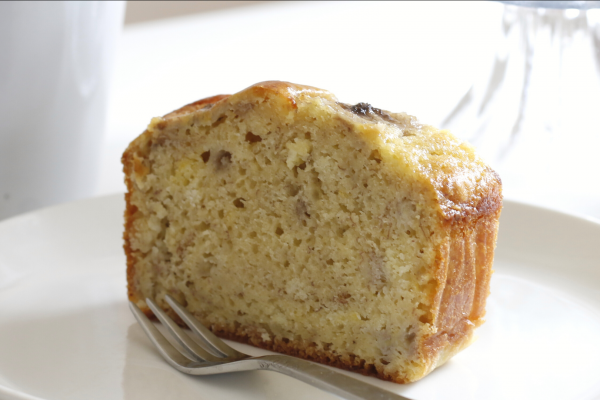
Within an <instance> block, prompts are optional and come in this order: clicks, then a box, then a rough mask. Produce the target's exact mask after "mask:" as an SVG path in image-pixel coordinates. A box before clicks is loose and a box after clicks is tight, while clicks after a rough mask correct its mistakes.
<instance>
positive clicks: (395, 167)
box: [123, 82, 502, 383]
mask: <svg viewBox="0 0 600 400" xmlns="http://www.w3.org/2000/svg"><path fill="white" fill-rule="evenodd" d="M123 164H124V171H125V180H126V184H127V187H128V193H127V194H126V201H127V209H126V212H125V234H124V238H125V252H126V254H127V278H128V291H129V298H130V299H131V300H132V301H134V302H135V303H137V304H138V306H140V307H141V308H142V310H144V311H145V312H146V313H147V314H148V315H151V312H150V310H149V309H148V307H147V306H146V303H145V298H147V297H148V298H152V299H154V300H155V301H156V302H157V303H158V304H159V305H160V306H161V307H163V308H164V309H165V310H167V311H168V312H170V313H171V315H174V314H173V313H172V312H171V311H170V309H169V306H168V305H167V303H166V302H165V300H164V296H165V295H167V294H169V295H171V296H172V297H174V298H175V299H176V300H178V301H179V302H180V303H182V304H183V305H185V306H186V307H187V309H188V310H189V311H191V312H192V313H193V314H194V315H195V316H196V317H197V318H198V319H199V320H200V321H201V322H202V323H203V324H205V325H206V326H208V327H210V328H211V329H212V330H213V331H214V332H215V333H217V334H218V335H219V336H221V337H224V338H229V339H233V340H237V341H241V342H245V343H249V344H252V345H255V346H258V347H262V348H266V349H270V350H274V351H278V352H282V353H287V354H291V355H295V356H299V357H302V358H306V359H309V360H314V361H318V362H321V363H324V364H329V365H333V366H336V367H340V368H345V369H349V370H353V371H356V372H360V373H363V374H367V375H374V376H377V377H379V378H381V379H386V380H391V381H394V382H398V383H404V382H412V381H415V380H418V379H420V378H422V377H423V376H425V375H426V374H427V373H429V372H430V371H432V370H433V369H434V368H435V367H436V366H439V365H441V364H442V363H444V362H445V361H446V360H448V359H449V358H450V357H452V356H453V355H454V354H456V353H457V352H458V351H460V350H461V349H463V348H465V347H466V346H468V345H469V344H470V342H471V341H472V337H473V331H474V329H475V328H476V327H477V326H479V325H480V324H481V323H482V322H483V317H484V314H485V300H486V297H487V295H488V293H489V281H490V275H491V268H492V260H493V253H494V247H495V243H496V233H497V228H498V217H499V215H500V210H501V203H502V198H501V183H500V179H499V178H498V176H497V175H496V173H495V172H494V171H492V170H491V169H490V168H489V167H488V166H486V165H485V164H484V163H483V162H482V161H481V160H480V159H479V158H478V157H477V156H476V155H475V153H474V151H473V148H472V147H471V146H469V145H468V144H466V143H463V142H461V141H459V140H457V139H456V138H455V137H454V136H452V135H451V134H450V133H448V132H446V131H440V130H437V129H435V128H433V127H430V126H426V125H422V124H420V123H419V122H417V120H416V119H415V118H414V117H411V116H409V115H406V114H403V113H391V112H388V111H383V110H379V109H377V108H375V107H373V106H371V105H370V104H367V103H359V104H357V105H354V106H353V105H347V104H343V103H340V102H338V101H337V99H336V98H335V97H334V96H333V95H332V94H330V93H329V92H326V91H323V90H320V89H315V88H311V87H307V86H300V85H294V84H290V83H285V82H263V83H260V84H256V85H254V86H251V87H249V88H248V89H245V90H243V91H241V92H239V93H237V94H235V95H232V96H226V95H223V96H215V97H211V98H208V99H204V100H200V101H198V102H196V103H193V104H190V105H187V106H185V107H183V108H181V109H179V110H177V111H175V112H173V113H171V114H168V115H166V116H164V117H162V118H154V119H153V120H152V122H151V123H150V125H149V126H148V129H147V130H146V131H145V132H144V133H143V134H142V135H140V136H139V137H138V138H137V139H136V140H135V141H133V142H132V143H131V144H130V146H129V148H128V149H127V150H126V152H125V154H124V155H123Z"/></svg>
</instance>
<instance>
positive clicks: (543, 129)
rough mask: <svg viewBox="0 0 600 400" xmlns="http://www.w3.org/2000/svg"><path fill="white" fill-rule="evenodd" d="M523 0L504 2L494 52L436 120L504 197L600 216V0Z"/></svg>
mask: <svg viewBox="0 0 600 400" xmlns="http://www.w3.org/2000/svg"><path fill="white" fill-rule="evenodd" d="M508 3H510V2H508ZM523 3H525V2H520V4H521V5H526V6H515V5H512V4H506V5H505V8H504V15H503V18H502V26H501V35H500V39H499V41H498V43H497V50H496V53H495V57H494V59H493V60H492V62H491V63H490V66H489V68H488V69H486V70H483V71H482V73H481V75H480V76H478V77H477V78H476V80H475V82H474V84H473V85H472V87H471V88H470V90H469V91H468V92H467V93H466V94H465V95H464V96H463V97H462V99H461V100H460V101H459V102H458V104H457V105H456V107H455V108H454V109H453V110H452V111H451V112H450V113H449V115H448V116H447V117H446V118H445V120H444V121H443V122H442V124H441V125H442V126H443V127H444V128H448V129H450V130H452V131H453V132H456V133H457V134H459V135H461V136H463V138H465V139H467V140H469V141H470V142H471V143H472V144H474V145H475V146H476V147H477V148H478V149H479V151H480V153H481V154H482V155H483V156H484V157H485V158H486V159H487V160H488V161H489V162H490V163H491V164H492V166H493V167H494V168H495V169H496V171H498V173H499V174H500V176H501V177H502V180H503V183H504V192H505V196H507V197H509V198H513V199H518V200H523V201H527V202H534V203H536V204H542V205H546V206H550V207H553V208H559V209H563V210H566V211H571V212H576V213H580V214H587V215H590V216H595V217H600V177H599V174H600V156H599V154H598V152H599V150H600V9H597V8H596V9H594V8H593V7H598V6H600V2H581V1H579V2H564V1H563V2H527V3H528V4H523ZM545 3H550V4H551V5H552V6H553V7H557V6H559V5H561V6H563V7H572V8H546V7H535V6H539V5H546V6H548V4H545Z"/></svg>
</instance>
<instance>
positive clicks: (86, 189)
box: [0, 1, 125, 219]
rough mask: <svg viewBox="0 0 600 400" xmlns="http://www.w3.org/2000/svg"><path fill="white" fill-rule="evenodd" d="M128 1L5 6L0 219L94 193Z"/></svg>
mask: <svg viewBox="0 0 600 400" xmlns="http://www.w3.org/2000/svg"><path fill="white" fill-rule="evenodd" d="M124 10H125V2H110V1H109V2H103V1H81V2H79V1H77V2H69V1H64V2H62V1H61V2H38V1H32V2H0V219H4V218H7V217H9V216H12V215H16V214H19V213H22V212H26V211H29V210H33V209H35V208H39V207H44V206H47V205H51V204H56V203H61V202H65V201H70V200H75V199H79V198H84V197H87V196H90V195H92V193H93V190H94V188H95V184H96V180H97V173H98V164H99V161H100V150H101V144H102V140H103V135H104V127H105V120H106V110H107V98H108V83H109V78H110V71H111V66H112V64H113V63H112V60H113V58H114V57H113V56H114V50H115V45H116V40H117V38H118V36H119V34H120V32H121V29H122V25H123V16H124Z"/></svg>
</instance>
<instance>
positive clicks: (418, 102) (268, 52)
mask: <svg viewBox="0 0 600 400" xmlns="http://www.w3.org/2000/svg"><path fill="white" fill-rule="evenodd" d="M502 9H503V5H502V4H499V3H496V2H462V3H454V2H440V3H432V2H381V3H379V2H377V3H375V2H366V3H365V2H343V3H342V2H325V3H324V2H309V3H296V2H292V3H269V4H264V5H258V6H254V7H243V8H239V9H231V10H223V11H218V12H210V13H205V14H197V15H192V16H187V17H182V18H172V19H165V20H161V21H158V22H148V23H142V24H136V25H129V26H127V27H126V28H125V29H124V32H123V36H122V40H121V42H120V45H119V46H120V47H119V49H118V53H117V57H116V60H117V61H116V66H115V72H114V78H113V87H112V94H111V102H110V105H109V119H108V126H107V133H106V138H105V139H106V140H105V145H104V148H103V159H102V168H101V171H102V172H101V176H100V179H99V182H98V186H97V190H96V195H104V194H109V193H116V192H123V191H124V190H125V186H124V184H123V177H122V172H121V164H120V156H121V153H122V152H123V150H124V149H125V147H126V146H127V144H128V143H129V142H130V141H131V140H133V139H134V138H135V137H136V136H137V135H138V134H139V133H141V132H142V131H143V130H144V129H145V127H146V125H147V124H148V122H149V121H150V119H151V118H152V117H154V116H158V115H164V114H166V113H167V112H170V111H172V110H174V109H177V108H179V107H180V106H182V105H184V104H187V103H190V102H193V101H195V100H198V99H200V98H204V97H208V96H212V95H215V94H229V93H235V92H237V91H239V90H241V89H243V88H245V87H248V86H250V85H251V84H254V83H256V82H260V81H265V80H285V81H290V82H295V83H300V84H307V85H311V86H316V87H320V88H323V89H327V90H329V91H331V92H332V93H334V94H335V95H336V96H337V97H338V98H339V99H340V100H341V101H344V102H346V103H357V102H360V101H365V102H369V103H371V104H373V105H374V106H376V107H378V108H383V109H388V110H392V111H405V112H408V113H409V114H412V115H415V116H417V117H418V118H419V119H420V120H421V121H423V122H426V123H430V124H432V125H437V126H439V124H440V123H441V121H442V120H443V118H444V117H445V116H446V115H447V114H448V112H449V111H450V110H451V109H452V107H453V106H454V105H455V104H456V102H457V101H458V100H459V99H460V98H461V96H462V95H463V94H464V93H465V92H466V91H467V90H468V88H469V87H470V85H471V84H472V83H473V77H474V76H475V75H476V74H477V72H478V71H480V70H481V69H482V68H485V67H486V62H487V61H488V60H489V59H490V57H492V56H493V50H494V44H495V43H496V42H495V40H497V39H496V38H497V36H496V35H497V33H498V32H499V31H498V26H499V23H500V20H501V19H500V18H501V15H502ZM456 133H457V134H459V136H460V133H459V132H456ZM523 187H524V185H523V182H518V181H516V180H515V179H513V180H512V181H506V180H505V181H504V194H505V197H506V198H510V199H514V200H520V201H524V202H528V203H533V204H536V205H541V206H545V207H550V208H555V209H560V210H563V211H567V212H571V213H575V214H580V215H587V216H588V217H600V208H597V207H596V206H595V204H597V203H600V193H598V197H593V196H592V197H589V196H587V195H586V194H585V193H582V194H581V195H580V196H579V197H577V196H576V197H573V196H571V197H569V196H562V197H561V196H560V193H559V195H558V196H548V195H547V193H541V192H540V193H539V195H538V194H536V193H531V191H529V192H525V191H523V190H522V188H523ZM586 196H587V197H586ZM586 202H587V203H586ZM583 203H586V204H587V205H584V206H582V204H583Z"/></svg>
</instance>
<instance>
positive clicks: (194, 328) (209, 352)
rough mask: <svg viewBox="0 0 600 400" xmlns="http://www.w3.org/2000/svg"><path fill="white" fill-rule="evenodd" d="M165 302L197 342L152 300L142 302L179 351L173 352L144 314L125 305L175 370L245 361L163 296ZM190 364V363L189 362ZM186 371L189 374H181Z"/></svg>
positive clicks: (183, 309)
mask: <svg viewBox="0 0 600 400" xmlns="http://www.w3.org/2000/svg"><path fill="white" fill-rule="evenodd" d="M165 300H166V301H167V303H168V304H169V305H170V306H171V308H172V310H173V311H174V312H175V313H176V314H177V315H178V316H179V317H180V318H181V319H182V320H183V321H184V322H185V324H186V325H187V326H188V327H189V328H190V330H191V332H192V333H193V334H194V335H195V336H196V338H197V339H199V340H198V342H196V341H194V340H192V338H191V337H190V336H189V335H188V334H187V333H186V332H184V331H183V329H181V328H180V327H179V326H178V325H177V324H176V323H175V321H173V320H172V319H171V317H169V316H168V315H167V313H165V312H164V311H163V310H162V309H160V307H158V305H156V303H154V301H152V300H151V299H146V304H147V305H148V307H150V309H151V310H152V312H153V313H154V315H155V316H156V317H157V318H158V320H159V321H160V322H161V323H162V325H163V326H164V327H165V330H166V333H167V335H169V336H170V337H171V338H172V339H174V340H175V342H176V343H177V344H179V346H180V347H181V349H182V351H179V350H177V349H176V348H175V347H174V346H173V345H172V344H171V343H170V342H169V341H168V340H167V338H166V337H165V336H163V334H162V333H161V332H160V331H159V330H158V329H157V328H156V326H155V325H154V324H153V323H152V322H151V321H150V320H149V319H148V317H146V315H145V314H144V313H143V312H142V311H141V310H140V309H139V307H138V306H137V305H136V304H134V303H133V302H131V301H130V302H129V307H130V308H131V311H132V312H133V315H134V316H135V318H136V319H137V321H138V322H139V324H140V325H141V326H142V328H143V329H144V332H145V333H146V335H148V337H149V338H150V340H152V342H153V343H154V345H155V346H156V347H157V349H158V350H159V351H160V353H161V355H162V356H163V357H164V358H165V359H166V360H167V361H168V362H169V363H170V364H171V365H173V366H174V367H176V368H177V369H182V368H184V369H186V370H187V369H188V368H198V367H200V366H202V365H206V366H209V365H215V364H220V363H228V362H231V361H237V360H241V359H244V358H248V356H247V355H245V354H242V353H240V352H238V351H236V350H235V349H233V348H231V347H229V346H228V345H226V344H225V343H224V342H223V341H222V340H221V339H219V338H217V337H216V336H215V335H214V334H213V333H212V332H211V331H210V330H208V329H207V328H206V327H205V326H204V325H202V324H201V323H200V322H199V321H198V320H197V319H196V318H195V317H194V316H193V315H192V314H191V313H190V312H189V311H187V310H186V309H185V308H183V307H182V306H181V305H180V304H179V303H177V302H176V301H175V300H174V299H173V298H171V297H170V296H168V295H167V296H165ZM190 361H192V362H190ZM185 372H188V373H189V371H185Z"/></svg>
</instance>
